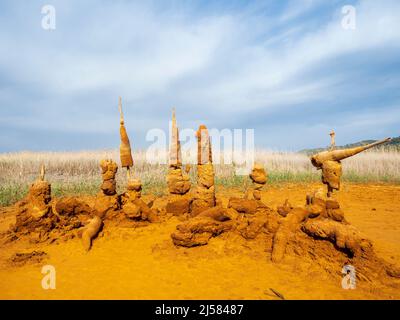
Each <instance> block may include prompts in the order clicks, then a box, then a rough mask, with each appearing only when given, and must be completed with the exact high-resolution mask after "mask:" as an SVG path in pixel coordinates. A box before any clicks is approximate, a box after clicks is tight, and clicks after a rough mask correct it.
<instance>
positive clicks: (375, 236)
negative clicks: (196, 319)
mask: <svg viewBox="0 0 400 320" xmlns="http://www.w3.org/2000/svg"><path fill="white" fill-rule="evenodd" d="M318 187H319V186H318V185H312V186H302V185H296V186H293V187H292V186H290V185H289V186H284V187H282V188H280V189H278V188H276V187H275V188H272V187H269V188H268V191H262V197H261V201H262V204H263V206H260V207H258V208H259V209H256V210H255V211H254V210H251V211H249V212H253V213H246V212H245V211H243V212H238V211H236V210H235V209H233V208H228V206H229V202H230V200H231V198H236V199H241V197H242V196H243V194H242V193H241V192H239V191H235V190H232V189H231V190H225V189H218V191H217V200H218V202H219V203H221V206H222V208H221V207H216V208H214V209H209V210H206V211H203V214H204V216H202V215H201V214H200V215H198V216H197V217H194V218H190V217H187V218H186V220H183V221H182V220H181V221H180V220H178V217H174V216H173V215H172V214H167V213H166V211H165V205H166V203H167V201H166V199H164V200H163V199H162V198H158V199H154V197H150V196H142V197H141V198H140V199H141V200H142V201H143V202H144V203H145V204H147V203H148V204H152V203H154V204H152V208H153V209H154V210H156V211H157V215H158V216H159V217H160V218H161V220H160V221H159V222H157V223H150V222H146V223H145V224H136V225H129V227H123V226H120V225H117V224H113V223H107V220H105V225H104V226H103V228H102V229H101V231H100V233H99V234H98V237H97V238H96V240H95V241H94V243H93V245H92V248H91V250H90V251H89V253H86V252H85V250H84V248H82V241H83V240H82V239H79V236H76V237H73V238H71V239H67V240H65V239H61V238H57V239H55V240H50V239H47V240H44V239H42V240H43V241H30V238H31V237H30V236H29V233H28V234H23V235H22V234H21V235H19V236H18V233H16V235H17V236H18V239H14V240H10V239H8V241H6V240H7V237H5V234H8V230H9V225H10V224H15V222H16V218H17V215H16V214H17V212H18V210H20V209H19V208H20V205H21V204H19V205H18V206H15V207H13V208H4V209H1V210H2V212H1V214H0V230H1V231H2V232H3V237H2V239H1V240H2V243H1V251H0V287H1V288H2V291H1V298H61V299H68V298H122V299H125V298H137V299H151V298H154V299H157V298H161V299H162V298H176V299H183V298H192V299H196V298H197V299H214V298H222V299H224V298H225V299H240V298H244V299H273V297H272V296H271V295H269V293H268V288H273V289H275V290H277V291H279V292H281V293H282V294H284V296H285V298H286V299H299V298H300V299H302V298H328V299H359V298H365V299H400V295H399V294H400V280H399V279H398V278H397V277H398V276H399V270H398V268H397V266H398V265H399V264H400V238H399V232H398V226H399V225H400V217H399V215H398V214H397V213H398V212H397V209H396V208H397V207H399V206H400V199H399V198H398V194H399V192H400V187H397V186H368V185H365V186H358V185H346V184H345V185H344V186H342V192H341V193H340V194H338V199H337V200H338V203H340V209H341V210H342V211H343V212H344V215H345V219H344V220H342V221H337V220H334V219H332V218H330V217H329V216H328V215H327V213H326V212H325V213H322V215H321V214H320V215H319V216H318V217H317V216H316V217H313V218H306V220H305V221H303V222H302V224H301V223H300V224H298V223H297V222H298V221H302V220H303V219H304V216H305V215H306V214H305V213H304V212H305V211H306V210H305V208H306V207H307V206H315V205H316V206H318V201H311V200H310V196H311V197H312V196H314V195H315V193H313V192H310V190H311V191H313V190H316V189H318ZM306 194H309V197H308V201H307V203H305V195H306ZM286 199H289V204H287V205H286V208H290V209H286V211H287V210H289V212H288V213H287V215H286V218H288V217H290V216H294V217H296V218H292V219H293V221H294V222H295V223H294V224H293V225H294V228H293V229H292V230H293V232H292V233H291V235H290V237H288V239H287V242H286V249H285V252H284V255H283V258H282V260H281V261H280V262H279V263H274V262H272V255H273V250H274V243H273V242H274V235H276V234H277V233H278V230H279V229H280V228H281V227H282V225H285V224H283V223H282V222H283V221H285V219H286V218H284V217H283V216H282V215H281V214H279V213H278V212H277V210H276V208H277V207H278V206H281V205H282V204H283V203H284V202H285V200H286ZM55 200H56V201H57V202H58V205H56V207H57V208H59V209H58V210H57V211H58V215H60V216H68V213H67V212H70V210H69V209H68V210H66V208H73V210H72V211H73V212H74V213H73V214H72V216H78V217H81V218H80V219H79V221H81V220H82V222H81V224H82V225H83V226H89V225H90V223H89V221H91V219H93V218H92V217H93V215H91V214H90V213H87V207H86V206H85V205H82V203H87V204H88V205H89V207H90V203H92V202H93V200H94V199H93V198H91V197H81V198H77V199H76V202H74V201H72V200H71V199H68V198H62V199H52V201H55ZM319 204H321V202H320V203H319ZM163 207H164V209H163ZM224 208H225V209H224ZM300 208H302V209H300ZM320 208H321V206H320ZM311 209H312V210H311V211H313V212H315V211H317V209H315V208H314V207H313V208H311ZM328 209H333V210H336V209H338V208H336V204H335V203H334V202H332V203H329V204H325V211H327V210H328ZM207 211H208V212H207ZM313 215H316V213H313ZM48 218H49V217H47V218H45V217H42V218H41V219H45V220H46V219H48ZM84 218H85V219H84ZM289 220H291V219H289ZM289 220H288V221H289ZM88 223H89V224H88ZM185 223H189V224H187V225H186V226H185V227H182V229H181V228H177V226H179V225H182V224H185ZM196 223H197V224H198V225H200V226H201V228H200V229H196V228H197V227H196ZM46 225H47V222H46ZM67 225H68V224H67ZM221 225H222V226H223V227H221ZM187 227H192V229H193V228H194V229H196V230H202V231H203V232H198V233H197V234H198V235H196V237H195V238H194V240H195V241H197V242H200V243H198V244H203V242H204V244H205V243H207V245H201V246H194V247H190V248H185V247H182V246H176V245H175V244H174V241H173V239H172V238H171V234H176V233H177V232H185V228H187ZM207 227H208V228H207ZM290 228H291V227H290ZM73 230H78V232H77V233H79V232H82V231H83V230H85V227H84V228H82V229H81V227H79V228H77V229H72V230H71V231H65V234H70V233H71V232H74V231H73ZM32 232H33V231H32ZM203 239H206V240H204V241H202V240H203ZM12 261H13V262H12ZM44 264H52V265H54V266H55V267H56V270H57V281H58V282H57V289H56V290H43V289H42V288H41V284H40V283H41V279H42V277H43V275H42V274H41V272H40V270H41V267H42V265H44ZM344 264H352V265H354V266H355V268H356V270H357V288H356V289H355V290H344V289H342V287H341V284H340V281H341V277H342V275H341V269H342V266H343V265H344ZM177 270H179V272H178V271H177ZM222 274H223V275H224V276H223V277H221V275H222Z"/></svg>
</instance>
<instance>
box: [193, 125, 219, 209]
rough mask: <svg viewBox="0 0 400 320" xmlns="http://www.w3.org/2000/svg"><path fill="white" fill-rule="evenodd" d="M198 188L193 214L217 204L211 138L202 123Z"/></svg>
mask: <svg viewBox="0 0 400 320" xmlns="http://www.w3.org/2000/svg"><path fill="white" fill-rule="evenodd" d="M196 136H197V152H198V154H197V189H196V194H195V197H194V200H193V203H192V214H193V215H196V214H198V213H200V212H202V211H204V210H206V209H208V208H211V207H214V206H215V205H216V199H215V186H214V166H213V163H212V154H211V150H212V149H211V140H210V136H209V133H208V129H207V127H206V126H205V125H201V126H200V127H199V129H198V131H197V134H196Z"/></svg>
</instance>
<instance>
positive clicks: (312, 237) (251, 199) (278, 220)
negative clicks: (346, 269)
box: [6, 106, 400, 281]
mask: <svg viewBox="0 0 400 320" xmlns="http://www.w3.org/2000/svg"><path fill="white" fill-rule="evenodd" d="M120 107H121V106H120ZM120 111H121V128H122V127H123V124H124V121H123V118H122V109H121V108H120ZM172 131H173V132H172V141H171V146H170V164H169V172H168V175H167V177H166V180H167V185H168V191H169V194H168V195H167V196H164V197H160V198H158V199H153V200H151V201H144V200H143V199H142V196H141V190H142V184H141V182H140V180H139V179H134V178H132V177H131V175H130V173H129V168H130V167H131V166H132V165H133V160H132V157H131V156H130V155H128V154H127V153H128V152H129V153H130V143H129V139H128V136H127V134H126V131H125V130H124V128H123V129H121V141H122V143H121V162H122V166H123V167H126V168H127V169H128V184H127V190H126V191H125V192H124V193H122V194H118V193H117V191H116V190H117V188H116V181H115V175H116V173H117V170H118V165H117V164H116V163H115V162H114V161H112V160H103V161H101V163H100V169H101V175H102V180H103V182H102V184H101V186H100V191H99V193H98V194H97V195H96V196H94V197H63V198H59V199H52V197H51V185H50V184H49V183H48V182H47V181H45V180H44V168H42V174H41V176H40V178H39V179H38V181H36V182H35V183H33V184H32V185H31V187H30V189H29V193H28V195H27V197H26V198H25V199H23V200H22V201H20V202H19V203H17V204H16V205H15V211H16V223H15V225H13V226H11V228H10V230H9V231H8V232H7V234H6V240H7V241H16V240H19V239H28V240H29V241H32V242H35V243H37V242H44V241H49V242H53V241H59V240H68V239H71V238H74V237H80V238H81V241H82V245H83V248H84V250H89V249H90V248H91V247H92V244H93V240H94V239H95V238H96V236H97V235H98V234H99V232H100V231H101V230H102V228H107V226H108V225H109V224H113V225H120V226H124V227H136V226H145V225H147V224H149V223H154V222H162V221H164V220H165V219H167V218H168V217H170V216H171V215H175V216H178V217H179V219H180V220H181V223H179V224H178V225H177V227H176V230H175V231H174V232H173V233H172V234H171V239H172V241H173V243H174V244H175V245H176V246H177V247H179V246H181V247H187V248H190V247H194V246H201V245H207V244H208V242H209V241H210V239H211V238H213V237H217V236H219V235H221V234H229V233H230V234H236V235H237V236H240V237H242V238H243V239H245V240H253V239H256V238H260V237H261V238H262V241H264V242H265V246H266V252H267V256H268V258H269V259H271V261H272V262H273V263H281V262H283V261H284V260H285V259H286V258H287V257H290V258H296V257H297V258H299V259H304V258H305V257H308V258H310V259H312V260H313V261H314V262H315V263H316V264H320V265H321V267H322V268H324V269H325V270H327V271H328V272H334V273H336V272H337V271H338V270H341V267H342V266H343V265H345V264H351V265H353V266H355V267H356V268H357V270H358V272H357V275H358V277H359V278H360V279H363V280H366V281H371V280H372V279H380V278H381V277H382V276H390V277H400V270H399V268H397V267H396V266H394V265H389V264H388V263H386V262H385V261H383V260H382V259H380V258H379V257H377V256H376V254H375V253H374V250H373V245H372V242H371V241H370V240H368V239H367V238H366V237H365V236H364V235H362V234H361V233H360V232H359V231H358V230H357V229H356V228H355V227H353V226H351V225H350V224H349V223H348V222H347V221H346V219H345V214H344V212H343V211H342V209H341V207H340V204H339V202H338V200H337V199H335V198H334V197H333V195H332V190H333V189H339V186H340V184H339V182H340V175H336V178H335V179H336V180H335V181H333V180H334V179H333V178H332V177H331V176H332V175H330V174H327V172H328V171H329V170H330V169H329V168H332V167H333V165H332V166H331V164H328V165H327V161H328V162H329V161H330V162H332V161H333V162H335V163H336V164H335V166H336V165H339V166H341V165H340V160H341V159H343V158H344V157H348V156H351V155H353V154H356V153H358V152H361V151H363V150H365V149H367V148H369V147H371V146H373V145H369V146H366V147H362V149H351V150H334V149H333V148H332V149H331V150H330V151H327V152H324V153H321V154H317V155H314V156H313V157H312V158H311V160H312V163H313V164H314V165H316V166H317V167H322V169H323V181H324V183H325V182H328V193H324V191H323V190H322V189H321V190H315V191H312V192H310V193H309V194H308V195H306V196H305V204H304V206H302V207H293V206H292V205H291V204H290V202H289V200H286V201H285V203H283V204H282V205H281V206H279V207H278V208H276V209H275V208H269V207H268V206H266V205H265V204H264V203H263V202H262V201H261V189H262V188H263V187H264V186H265V184H266V183H267V180H268V175H267V173H266V171H265V169H264V167H263V166H262V165H261V164H255V165H254V167H253V170H252V171H251V172H250V174H249V179H251V181H252V187H251V190H250V191H249V192H247V193H246V194H245V195H244V196H243V197H242V198H237V197H236V198H233V197H232V198H230V199H229V202H228V204H227V205H226V207H224V206H223V205H222V204H221V203H219V202H218V201H217V200H216V194H215V185H214V168H213V163H212V154H211V140H210V137H209V134H208V130H207V128H206V127H205V126H204V125H201V126H200V127H199V130H198V132H197V138H198V164H197V186H196V188H195V189H194V190H193V191H191V190H190V188H191V184H190V181H189V177H188V175H187V173H188V170H183V169H182V160H181V150H180V142H179V132H178V128H177V125H176V119H175V113H174V114H173V123H172ZM385 141H387V140H385ZM380 143H382V142H380ZM377 144H378V143H375V144H374V145H377ZM122 153H123V155H122ZM326 165H327V167H325V166H326ZM324 168H325V169H324ZM328 169H329V170H328ZM17 259H18V257H17Z"/></svg>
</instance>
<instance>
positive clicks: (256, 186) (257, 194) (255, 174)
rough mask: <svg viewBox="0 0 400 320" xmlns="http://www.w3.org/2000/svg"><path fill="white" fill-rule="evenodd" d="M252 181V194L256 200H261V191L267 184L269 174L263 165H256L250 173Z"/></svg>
mask: <svg viewBox="0 0 400 320" xmlns="http://www.w3.org/2000/svg"><path fill="white" fill-rule="evenodd" d="M250 179H251V181H252V182H253V186H252V189H253V190H252V193H253V198H254V199H255V200H261V190H262V188H263V187H264V185H265V184H266V183H267V179H268V177H267V173H266V172H265V169H264V166H263V165H262V164H259V163H256V164H254V167H253V170H252V171H251V173H250Z"/></svg>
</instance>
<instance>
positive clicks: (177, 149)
mask: <svg viewBox="0 0 400 320" xmlns="http://www.w3.org/2000/svg"><path fill="white" fill-rule="evenodd" d="M167 184H168V191H169V193H170V194H179V195H184V194H186V193H187V192H189V190H190V179H189V175H188V174H187V173H186V172H184V171H183V170H182V154H181V143H180V141H179V130H178V127H177V124H176V117H175V110H173V113H172V132H171V143H170V149H169V170H168V175H167Z"/></svg>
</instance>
